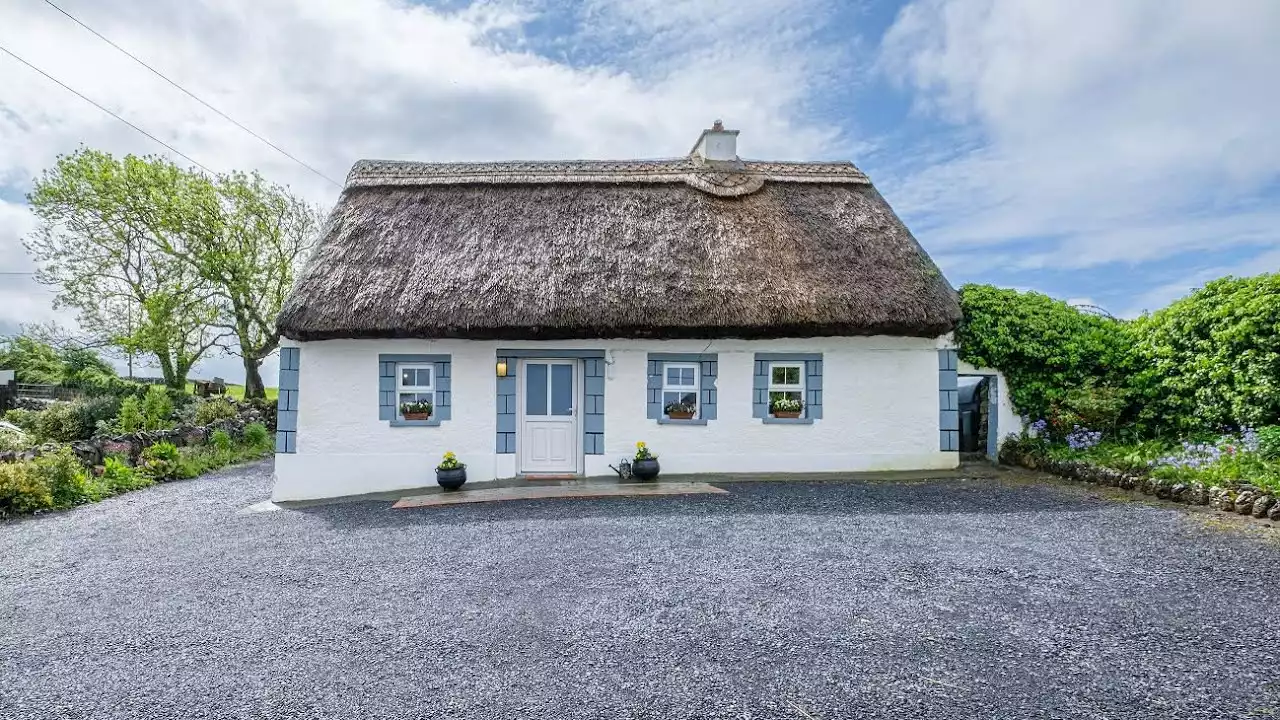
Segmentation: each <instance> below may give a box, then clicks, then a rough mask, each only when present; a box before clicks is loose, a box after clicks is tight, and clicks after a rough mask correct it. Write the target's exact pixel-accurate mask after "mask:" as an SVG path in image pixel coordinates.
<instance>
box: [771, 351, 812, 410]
mask: <svg viewBox="0 0 1280 720" xmlns="http://www.w3.org/2000/svg"><path fill="white" fill-rule="evenodd" d="M784 399H785V400H794V401H795V402H798V403H803V402H804V363H802V362H794V363H792V362H775V363H770V364H769V405H770V413H771V414H772V406H773V403H774V402H775V401H777V400H784Z"/></svg>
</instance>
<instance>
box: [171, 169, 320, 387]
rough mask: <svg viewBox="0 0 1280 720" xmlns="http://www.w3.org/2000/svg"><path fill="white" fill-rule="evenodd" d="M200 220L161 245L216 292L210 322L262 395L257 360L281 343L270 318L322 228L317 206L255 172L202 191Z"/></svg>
mask: <svg viewBox="0 0 1280 720" xmlns="http://www.w3.org/2000/svg"><path fill="white" fill-rule="evenodd" d="M200 197H201V200H200V204H201V208H202V212H201V213H200V215H199V217H200V218H201V220H202V222H201V224H200V225H199V226H198V229H196V230H193V232H191V233H187V234H185V235H183V236H182V237H181V240H183V241H185V243H184V244H179V243H177V242H163V243H162V245H161V247H162V249H163V250H164V251H165V252H166V253H168V254H170V255H171V256H173V257H174V258H177V259H179V260H181V261H183V262H185V263H187V264H188V265H189V266H190V267H191V268H192V270H193V272H195V273H196V274H198V275H199V276H200V277H201V278H202V280H203V281H204V282H205V283H206V284H207V285H208V287H209V288H210V289H211V291H212V293H213V299H214V304H215V306H216V308H217V312H216V316H215V317H214V319H212V320H211V323H212V324H213V325H215V326H216V327H218V328H219V329H221V330H223V331H225V332H226V333H228V334H229V335H230V336H232V337H234V338H235V342H234V343H232V344H228V345H226V346H225V349H226V350H227V352H229V353H230V354H232V355H237V356H239V357H240V359H241V361H242V363H243V365H244V373H245V381H244V396H245V398H247V399H255V398H264V397H266V390H265V387H264V385H263V382H262V374H261V367H262V362H263V360H265V359H266V358H267V357H268V356H269V355H270V354H271V353H273V352H275V350H276V348H277V347H278V346H279V344H280V334H279V333H278V332H277V331H276V324H275V319H276V315H278V314H279V312H280V306H281V304H282V303H283V302H284V298H285V295H286V294H288V292H289V288H290V286H291V285H292V284H293V277H294V273H295V272H296V271H297V269H298V267H299V265H300V263H301V262H302V260H303V259H304V258H305V256H306V255H307V253H309V252H310V250H311V248H312V246H313V244H314V242H315V238H316V235H317V232H318V230H319V227H320V221H321V215H320V212H319V210H318V209H317V208H315V207H313V206H311V205H309V204H307V203H306V202H304V201H303V200H301V199H299V198H297V197H294V196H293V195H291V194H289V192H288V190H287V189H285V188H283V187H280V186H278V185H272V184H270V183H267V182H266V181H265V180H263V179H262V177H261V176H259V175H258V174H257V173H253V174H244V173H233V174H230V175H224V176H221V177H219V178H218V179H217V181H216V182H215V183H212V184H209V185H208V187H205V188H202V193H201V196H200Z"/></svg>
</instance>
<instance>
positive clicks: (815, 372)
mask: <svg viewBox="0 0 1280 720" xmlns="http://www.w3.org/2000/svg"><path fill="white" fill-rule="evenodd" d="M804 374H805V379H804V387H805V394H806V395H808V397H806V398H805V399H804V402H805V406H806V407H805V417H807V418H809V419H811V420H821V419H822V361H821V360H806V361H805V363H804Z"/></svg>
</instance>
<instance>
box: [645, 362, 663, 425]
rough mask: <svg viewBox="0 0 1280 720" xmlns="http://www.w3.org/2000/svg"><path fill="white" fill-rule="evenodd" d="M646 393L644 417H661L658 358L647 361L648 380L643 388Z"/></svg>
mask: <svg viewBox="0 0 1280 720" xmlns="http://www.w3.org/2000/svg"><path fill="white" fill-rule="evenodd" d="M645 392H647V393H648V404H647V408H648V412H647V413H646V415H645V417H647V418H649V419H650V420H658V419H660V418H661V417H662V363H661V362H660V361H658V360H650V361H649V382H648V386H647V387H646V389H645Z"/></svg>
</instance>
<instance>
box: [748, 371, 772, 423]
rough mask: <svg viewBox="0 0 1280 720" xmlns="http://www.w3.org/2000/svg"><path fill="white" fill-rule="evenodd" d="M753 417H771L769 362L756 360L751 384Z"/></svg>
mask: <svg viewBox="0 0 1280 720" xmlns="http://www.w3.org/2000/svg"><path fill="white" fill-rule="evenodd" d="M751 417H754V418H766V417H769V363H767V362H765V361H764V360H756V367H755V376H754V378H753V379H752V385H751Z"/></svg>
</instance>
